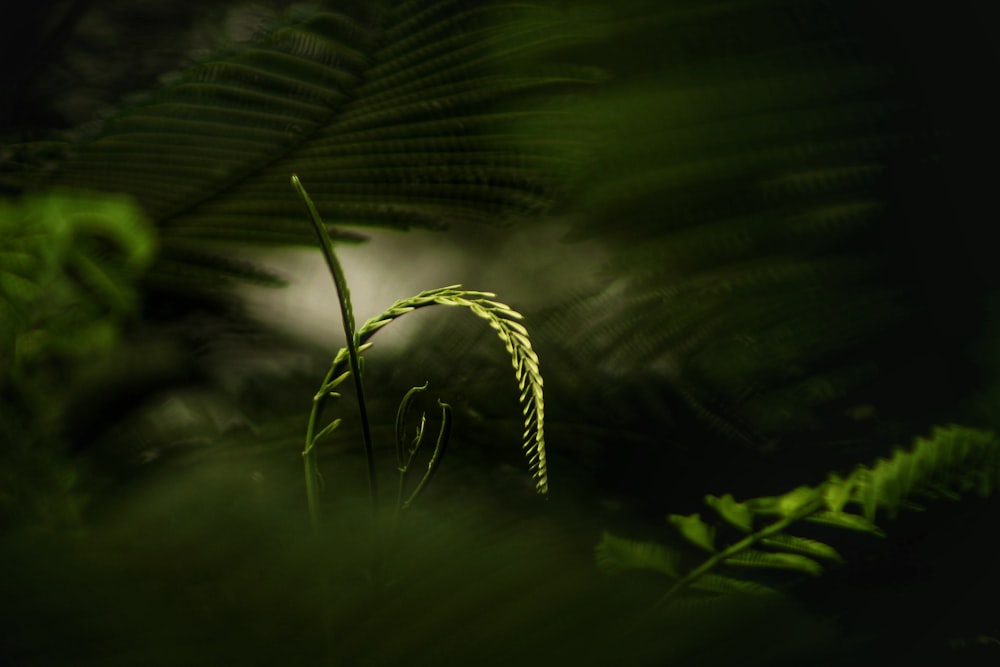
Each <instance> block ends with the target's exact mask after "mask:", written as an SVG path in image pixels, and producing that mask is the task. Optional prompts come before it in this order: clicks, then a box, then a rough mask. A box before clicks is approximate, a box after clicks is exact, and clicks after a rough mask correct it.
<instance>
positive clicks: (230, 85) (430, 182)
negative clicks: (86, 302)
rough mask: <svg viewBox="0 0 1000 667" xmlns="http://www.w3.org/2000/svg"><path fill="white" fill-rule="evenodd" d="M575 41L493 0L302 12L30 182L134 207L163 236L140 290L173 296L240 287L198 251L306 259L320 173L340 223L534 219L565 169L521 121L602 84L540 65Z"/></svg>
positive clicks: (126, 111)
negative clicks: (295, 181) (262, 250)
mask: <svg viewBox="0 0 1000 667" xmlns="http://www.w3.org/2000/svg"><path fill="white" fill-rule="evenodd" d="M573 32H574V28H573V26H572V24H571V23H570V21H569V19H568V18H567V17H566V16H563V15H561V14H560V13H559V12H556V11H553V10H551V9H547V8H545V7H543V6H536V5H511V4H508V3H503V2H492V1H491V2H465V1H462V0H423V1H416V2H393V3H386V4H385V6H381V4H380V6H379V7H376V6H375V5H373V4H372V3H358V4H354V5H346V6H344V5H341V6H340V7H338V9H336V10H332V9H327V8H325V7H321V6H317V7H303V8H299V9H298V10H296V11H295V12H293V13H292V14H290V15H289V17H288V19H287V20H286V21H284V22H281V23H276V24H274V25H271V26H268V27H267V28H266V29H265V30H263V31H262V32H261V34H260V35H258V36H257V37H256V38H255V39H254V40H253V41H251V42H247V43H244V44H235V45H231V46H230V47H228V48H227V49H225V50H222V51H220V52H217V53H213V54H211V55H209V56H207V57H203V58H202V59H201V60H200V61H199V62H197V63H195V64H194V65H192V66H191V67H189V68H187V69H185V70H183V71H181V72H178V73H176V74H173V75H170V76H167V77H164V79H163V86H162V87H161V88H160V89H159V90H157V91H154V92H152V93H149V94H146V95H137V96H133V97H132V98H131V99H130V100H129V103H128V104H127V105H126V106H125V107H123V108H122V109H121V110H119V111H117V112H115V113H113V114H110V115H109V116H108V117H107V118H105V119H104V120H103V121H102V122H101V123H100V124H99V125H98V126H97V127H96V128H93V129H91V131H90V132H89V133H88V134H87V135H86V136H85V137H84V138H83V139H82V140H81V141H79V142H78V143H76V144H75V145H74V146H72V147H70V148H71V154H70V155H69V156H68V157H66V158H64V159H59V160H57V161H56V164H55V167H54V168H53V169H50V170H41V171H39V173H37V174H36V178H35V180H36V181H37V182H38V183H39V184H51V185H63V186H72V187H81V188H88V189H94V190H102V191H111V192H120V193H126V194H128V195H130V196H132V197H133V198H134V199H135V200H136V201H137V202H138V204H139V205H140V206H141V208H142V210H143V211H144V212H145V213H146V214H147V215H148V216H149V217H150V218H151V219H152V220H153V221H154V222H155V223H156V225H157V227H158V228H159V229H160V234H161V238H162V255H161V257H162V261H161V262H159V263H158V264H157V266H156V267H155V272H154V277H156V278H157V279H158V280H162V281H165V282H166V283H167V284H174V285H176V284H177V283H178V282H179V281H180V282H182V283H183V282H184V281H188V282H196V281H198V280H200V281H202V282H208V281H209V280H211V279H213V276H212V271H213V270H214V272H215V276H214V279H215V280H218V278H219V277H220V276H226V275H233V274H234V273H235V274H237V275H239V274H240V271H239V270H234V268H238V267H232V266H229V265H228V264H227V263H226V261H225V258H226V254H225V253H219V252H207V249H209V248H210V247H209V246H206V244H210V243H212V242H220V241H221V242H228V243H260V244H298V245H305V244H308V243H309V242H310V236H309V233H308V230H306V229H303V228H302V226H301V225H300V224H298V223H297V222H296V220H297V219H298V215H297V214H298V210H299V203H298V202H297V201H296V199H295V198H294V197H292V196H290V193H289V192H288V191H287V188H286V186H285V183H286V182H287V181H286V179H287V175H288V174H289V173H290V172H293V171H298V172H300V173H310V174H315V175H316V180H317V181H320V182H322V186H323V187H322V188H318V189H317V192H316V197H317V204H318V205H319V208H320V209H321V210H322V211H323V213H324V215H325V216H326V217H327V219H329V220H331V221H335V222H337V223H338V224H340V225H371V226H380V227H391V228H396V229H406V228H408V227H414V226H416V227H428V228H441V227H443V226H445V225H448V224H451V223H456V222H486V223H491V224H495V223H497V222H500V221H503V220H506V219H510V218H514V217H519V216H523V215H528V214H533V213H537V212H539V211H541V210H544V209H546V208H548V207H549V206H550V205H551V203H552V201H553V198H554V197H555V196H556V194H557V193H558V191H559V181H560V175H561V174H563V173H564V172H565V171H566V170H567V169H570V168H571V163H572V161H571V160H568V159H567V157H566V155H564V154H561V153H560V152H559V151H557V150H553V148H552V145H551V144H550V143H548V142H543V141H538V138H539V135H538V133H537V132H538V131H537V128H536V129H532V128H530V127H528V125H526V124H525V121H528V120H532V121H539V119H551V118H553V117H554V116H555V115H557V111H558V110H559V107H558V105H557V104H556V103H555V102H552V101H549V102H546V101H544V100H543V97H542V96H548V97H549V98H551V97H552V96H553V95H554V94H555V93H557V92H559V93H565V92H566V91H568V90H573V89H576V88H577V87H579V86H581V85H587V84H590V83H593V82H594V81H595V80H597V78H598V74H597V73H596V72H595V71H594V70H591V69H580V68H571V67H568V66H567V67H558V68H554V67H552V66H547V67H545V66H540V65H539V63H538V62H536V60H537V59H538V58H540V57H541V56H539V53H540V52H542V51H544V50H546V49H547V48H549V47H551V46H554V45H557V44H559V43H560V42H561V41H563V40H565V39H568V38H569V37H570V36H571V35H572V34H573ZM532 63H534V64H532ZM49 152H51V151H49ZM359 238H360V237H359V236H358V235H356V234H350V233H346V232H341V233H339V234H338V240H358V239H359ZM243 272H244V273H245V269H244V270H243Z"/></svg>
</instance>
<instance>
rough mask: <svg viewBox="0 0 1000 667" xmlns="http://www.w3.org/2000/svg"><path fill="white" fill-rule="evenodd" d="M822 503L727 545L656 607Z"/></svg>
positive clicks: (806, 507) (810, 512)
mask: <svg viewBox="0 0 1000 667" xmlns="http://www.w3.org/2000/svg"><path fill="white" fill-rule="evenodd" d="M823 502H824V501H823V499H822V498H817V499H816V500H814V501H812V502H810V503H807V504H806V505H804V506H803V507H801V508H799V509H798V510H796V511H795V512H794V513H793V514H791V515H789V516H786V517H784V518H782V519H780V520H778V521H776V522H774V523H772V524H770V525H769V526H766V527H765V528H762V529H761V530H759V531H757V532H756V533H751V534H750V535H747V536H746V537H744V538H743V539H742V540H740V541H739V542H735V543H734V544H731V545H729V546H728V547H726V548H725V549H723V550H722V551H719V552H718V553H716V554H714V555H713V556H712V557H711V558H709V559H708V560H706V561H705V562H704V563H702V564H701V565H699V566H698V567H696V568H695V569H693V570H691V571H690V572H688V573H687V575H685V576H684V577H682V578H681V579H680V580H679V581H678V582H677V583H675V584H674V585H673V586H672V587H671V588H670V590H668V591H667V592H666V593H664V594H663V595H662V596H661V597H660V599H659V600H657V602H656V605H657V606H661V605H663V604H665V603H666V602H667V600H669V599H670V598H672V597H673V596H675V595H676V594H677V593H679V592H680V591H681V590H683V589H684V588H686V587H687V586H689V585H690V584H691V583H692V582H694V581H696V580H698V579H700V578H701V577H702V576H704V575H705V574H706V573H707V572H708V571H709V570H711V569H712V568H714V567H715V566H717V565H719V564H720V563H722V562H723V561H725V560H726V559H727V558H730V557H732V556H734V555H736V554H738V553H739V552H741V551H744V550H745V549H749V548H750V547H752V546H753V545H754V544H756V543H757V542H759V541H761V540H763V539H765V538H767V537H770V536H771V535H776V534H778V533H780V532H782V531H783V530H785V528H787V527H788V526H789V525H791V524H793V523H795V522H796V521H799V520H801V519H802V517H805V516H808V515H810V514H812V513H813V512H815V511H816V510H818V509H819V508H820V507H822V506H823Z"/></svg>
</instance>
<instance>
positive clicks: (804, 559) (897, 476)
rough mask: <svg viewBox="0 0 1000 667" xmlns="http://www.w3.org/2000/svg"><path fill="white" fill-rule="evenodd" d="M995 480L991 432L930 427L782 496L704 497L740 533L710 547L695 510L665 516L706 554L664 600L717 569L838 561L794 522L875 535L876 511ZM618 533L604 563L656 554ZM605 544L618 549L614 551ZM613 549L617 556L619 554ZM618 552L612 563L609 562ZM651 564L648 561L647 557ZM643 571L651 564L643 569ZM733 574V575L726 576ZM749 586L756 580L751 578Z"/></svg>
mask: <svg viewBox="0 0 1000 667" xmlns="http://www.w3.org/2000/svg"><path fill="white" fill-rule="evenodd" d="M998 480H1000V440H998V439H997V437H996V435H995V434H994V433H992V432H989V431H981V430H978V429H973V428H965V427H959V426H953V425H952V426H946V427H940V428H935V429H934V431H933V433H932V434H931V436H930V437H929V438H917V439H916V442H915V443H914V446H913V447H912V448H911V449H910V450H902V449H898V450H897V451H896V452H895V454H894V455H893V457H892V458H890V459H880V460H878V461H877V462H876V463H875V464H874V465H873V466H871V467H868V466H860V465H859V466H858V467H857V468H855V469H854V471H853V472H852V473H851V474H850V475H848V476H847V477H846V478H843V477H840V476H839V475H837V474H836V473H831V474H830V475H829V477H828V478H827V480H826V481H825V482H823V483H822V484H820V485H818V486H815V487H809V486H800V487H798V488H796V489H793V490H792V491H789V492H788V493H786V494H783V495H781V496H767V497H761V498H752V499H750V500H746V501H743V502H736V501H735V500H734V499H733V497H732V496H731V495H725V496H723V497H721V498H717V497H715V496H707V497H706V499H705V502H706V504H708V505H709V506H710V507H712V508H713V509H714V510H715V511H716V512H717V513H718V514H719V516H720V517H721V518H722V519H724V520H725V521H726V522H727V523H729V524H731V525H732V526H734V527H736V528H737V529H738V530H739V531H740V532H741V533H744V537H742V538H741V539H740V540H738V541H737V542H734V543H732V544H729V545H727V546H725V547H722V548H718V547H716V546H715V543H714V537H715V527H714V526H712V525H710V524H708V523H706V522H705V521H704V520H703V519H702V518H701V516H700V515H698V514H692V515H690V516H678V515H672V516H671V517H670V521H671V523H673V524H674V525H675V526H676V527H677V528H678V530H679V532H680V534H681V536H682V537H684V539H685V540H686V541H687V542H688V543H690V544H692V545H694V546H695V547H697V548H698V549H699V550H701V551H705V550H707V551H708V552H709V553H711V554H712V555H711V557H709V558H708V559H707V560H704V561H702V562H701V563H700V564H698V565H697V566H695V567H693V568H692V569H690V570H688V571H687V572H684V573H682V574H681V575H680V576H678V575H677V574H676V573H674V572H671V573H670V574H671V577H672V578H673V579H675V583H674V584H673V586H672V587H671V588H670V590H669V591H668V592H667V594H666V595H665V596H664V598H663V599H664V600H665V599H668V598H670V597H672V596H674V595H676V594H677V593H678V592H680V591H682V590H683V589H685V588H687V587H697V586H698V585H699V584H700V583H701V582H703V581H704V580H706V578H708V577H710V576H715V575H717V574H718V572H717V570H718V569H719V568H733V567H736V568H767V569H774V570H782V571H788V572H804V573H808V574H811V575H818V574H821V573H822V572H823V571H824V566H823V564H822V563H821V561H828V562H832V563H842V562H843V558H842V557H841V556H840V554H839V553H838V552H837V551H836V549H834V548H833V547H832V546H830V545H828V544H826V543H824V542H820V541H818V540H815V539H810V538H805V537H802V536H799V535H795V534H794V533H790V532H787V531H788V530H789V529H790V528H792V527H793V526H794V525H795V524H798V523H799V522H813V523H819V524H824V525H828V526H832V527H837V528H843V529H848V530H855V531H861V532H865V533H869V534H872V535H879V536H881V535H884V533H883V532H882V531H881V529H880V528H879V527H878V526H876V525H875V523H874V520H875V518H876V515H877V513H878V512H879V511H884V512H885V513H886V514H887V515H888V516H889V517H890V518H893V517H895V516H896V514H897V513H898V511H899V510H900V509H901V508H903V507H907V506H911V505H912V499H913V498H920V497H926V496H931V497H938V496H940V495H941V494H942V493H949V494H954V495H956V496H957V495H960V494H963V493H969V492H975V493H978V494H979V495H981V496H983V497H985V496H987V495H989V494H991V493H992V492H993V491H994V489H995V488H996V486H997V481H998ZM618 539H619V538H615V537H614V536H605V538H603V539H602V542H601V544H600V545H599V552H598V553H599V555H598V558H599V560H601V561H603V564H602V567H603V568H604V569H612V570H613V569H615V567H618V568H619V569H628V568H630V567H644V565H642V564H641V563H643V562H644V561H641V560H639V559H638V558H637V556H636V554H644V553H655V554H659V553H660V552H659V551H658V550H656V549H655V548H654V545H649V544H645V543H636V544H631V545H628V547H627V551H626V549H625V548H624V547H623V546H622V545H627V544H628V543H627V541H623V542H617V541H616V540H618ZM608 545H611V546H614V547H617V550H615V549H612V548H610V547H609V546H608ZM616 554H617V556H616ZM615 557H619V558H620V559H621V560H620V561H619V562H617V564H616V563H608V562H607V561H609V560H613V559H614V558H615ZM647 565H648V563H647ZM647 569H649V568H648V567H647ZM724 576H725V577H726V578H727V579H730V580H733V576H732V575H724ZM749 583H750V584H753V583H754V582H752V581H751V582H749Z"/></svg>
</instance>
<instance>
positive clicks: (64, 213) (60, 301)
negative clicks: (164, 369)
mask: <svg viewBox="0 0 1000 667" xmlns="http://www.w3.org/2000/svg"><path fill="white" fill-rule="evenodd" d="M0 238H2V239H3V246H2V247H0V398H2V401H0V446H2V451H0V477H2V479H0V522H2V521H5V520H8V519H11V518H12V517H14V516H16V515H21V516H22V517H32V518H35V519H41V520H42V521H46V520H49V519H53V520H56V519H59V518H60V517H58V516H56V515H58V514H60V513H65V512H67V511H68V512H69V514H71V515H72V514H74V513H75V512H76V510H75V509H69V510H67V509H66V508H67V505H66V504H65V502H64V501H66V500H67V499H68V498H70V496H69V493H70V490H71V489H72V487H73V484H74V480H75V477H76V475H75V472H74V471H73V470H72V468H71V467H70V466H69V464H68V463H66V462H65V461H63V460H62V459H61V457H60V445H59V443H60V442H61V437H62V435H63V433H61V431H60V428H61V425H62V424H61V419H62V417H63V412H64V410H65V409H66V407H67V403H68V401H70V400H71V399H72V398H73V397H74V392H75V391H77V389H78V387H79V385H80V383H81V381H82V380H83V379H84V378H85V377H86V376H87V374H89V373H93V372H94V371H95V370H97V369H100V368H101V367H102V365H103V364H105V363H106V361H107V359H108V357H109V355H110V354H111V353H112V352H113V350H114V349H115V347H116V345H117V344H118V337H119V331H120V328H121V326H122V324H123V323H124V322H125V321H126V320H127V319H128V318H129V317H130V316H131V315H132V314H133V313H134V310H135V307H136V290H135V281H136V279H137V278H138V277H139V276H140V275H142V273H143V271H144V270H145V269H146V268H147V267H148V266H149V264H150V263H151V261H152V260H153V257H154V253H155V240H154V235H153V232H152V228H151V226H150V225H149V223H148V222H147V220H146V219H145V218H144V217H143V216H142V214H141V213H140V212H139V210H138V209H137V208H136V207H135V205H134V204H133V203H132V202H131V201H130V200H129V199H128V198H127V197H122V196H117V197H112V196H106V195H96V194H88V193H82V192H76V193H71V192H52V193H47V194H44V195H34V196H30V197H25V198H23V199H21V200H4V201H0ZM76 502H77V501H75V500H69V505H70V506H75V504H76ZM60 508H62V509H60ZM39 515H41V516H39ZM61 518H66V517H61Z"/></svg>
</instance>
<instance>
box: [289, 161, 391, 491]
mask: <svg viewBox="0 0 1000 667" xmlns="http://www.w3.org/2000/svg"><path fill="white" fill-rule="evenodd" d="M292 187H294V188H295V190H296V191H297V192H298V193H299V196H300V197H302V200H303V201H304V202H305V204H306V209H307V210H308V211H309V219H310V220H311V221H312V223H313V228H314V229H315V230H316V235H317V236H318V237H319V244H320V247H321V248H322V249H323V257H324V258H325V259H326V265H327V267H328V268H329V269H330V275H332V276H333V283H334V285H335V286H336V288H337V299H338V300H339V301H340V314H341V319H342V321H343V324H344V336H345V337H346V339H347V353H348V358H349V360H350V365H351V375H352V376H354V388H355V392H356V393H357V396H358V415H359V416H360V417H361V434H362V437H363V439H364V446H365V459H366V461H367V463H368V488H369V491H370V493H371V501H372V508H375V509H377V508H378V482H377V480H376V476H375V448H374V446H373V445H372V432H371V424H370V423H369V421H368V407H367V405H366V404H365V390H364V384H363V382H362V379H361V362H360V361H359V359H358V343H359V340H358V339H357V336H356V335H355V331H354V311H353V310H352V309H351V293H350V290H349V289H348V287H347V278H346V277H345V276H344V270H343V268H342V267H341V266H340V262H339V261H338V260H337V255H336V253H335V252H334V249H333V240H332V239H331V238H330V233H329V232H328V231H327V229H326V226H325V225H324V224H323V220H322V218H320V215H319V211H318V210H317V209H316V205H315V204H314V203H313V201H312V198H311V197H309V193H307V192H306V189H305V188H304V187H303V186H302V182H301V181H300V180H299V177H298V176H297V175H295V174H292ZM307 461H308V458H307ZM307 465H308V464H307ZM307 488H308V487H307Z"/></svg>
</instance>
